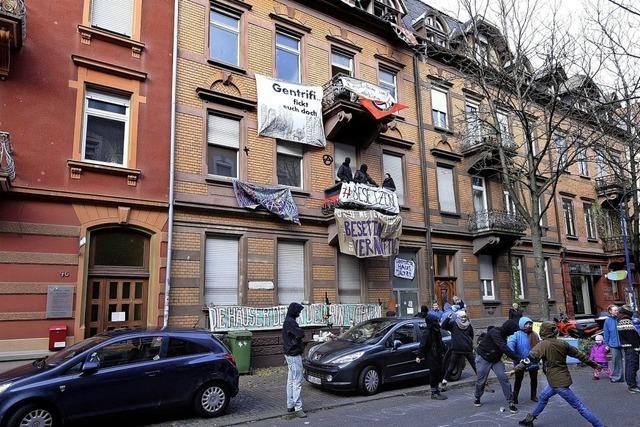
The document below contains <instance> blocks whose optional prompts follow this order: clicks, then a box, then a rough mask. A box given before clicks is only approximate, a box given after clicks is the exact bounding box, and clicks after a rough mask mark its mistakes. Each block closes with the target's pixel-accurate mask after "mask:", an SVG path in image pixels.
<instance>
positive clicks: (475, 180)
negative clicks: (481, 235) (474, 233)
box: [471, 176, 489, 229]
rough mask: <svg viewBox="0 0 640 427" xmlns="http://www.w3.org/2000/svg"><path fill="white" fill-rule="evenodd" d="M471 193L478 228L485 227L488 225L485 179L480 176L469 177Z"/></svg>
mask: <svg viewBox="0 0 640 427" xmlns="http://www.w3.org/2000/svg"><path fill="white" fill-rule="evenodd" d="M471 185H472V194H473V210H474V211H475V213H476V219H477V224H478V228H479V229H482V228H487V227H488V226H489V216H488V212H489V209H488V205H487V188H486V185H485V179H484V178H483V177H481V176H473V177H471Z"/></svg>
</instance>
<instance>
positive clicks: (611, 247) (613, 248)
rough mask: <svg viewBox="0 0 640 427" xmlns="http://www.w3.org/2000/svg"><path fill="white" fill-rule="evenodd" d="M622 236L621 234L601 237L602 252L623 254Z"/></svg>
mask: <svg viewBox="0 0 640 427" xmlns="http://www.w3.org/2000/svg"><path fill="white" fill-rule="evenodd" d="M623 239H624V237H623V236H608V237H602V238H601V240H602V249H603V250H604V253H606V254H608V255H623V254H624V240H623Z"/></svg>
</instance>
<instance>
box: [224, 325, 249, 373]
mask: <svg viewBox="0 0 640 427" xmlns="http://www.w3.org/2000/svg"><path fill="white" fill-rule="evenodd" d="M252 336H253V334H252V333H251V331H229V333H228V334H227V343H228V344H229V349H230V350H231V353H232V354H233V357H234V358H235V359H236V366H237V368H238V373H240V374H248V373H249V372H250V371H251V337H252Z"/></svg>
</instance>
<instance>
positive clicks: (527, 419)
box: [518, 414, 535, 427]
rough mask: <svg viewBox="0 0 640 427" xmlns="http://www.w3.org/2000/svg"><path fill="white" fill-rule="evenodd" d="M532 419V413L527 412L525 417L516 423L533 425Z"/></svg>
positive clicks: (527, 426) (526, 425) (526, 426)
mask: <svg viewBox="0 0 640 427" xmlns="http://www.w3.org/2000/svg"><path fill="white" fill-rule="evenodd" d="M533 420H535V418H534V417H533V415H531V414H527V417H526V418H525V419H524V420H521V421H519V422H518V425H520V426H525V427H533Z"/></svg>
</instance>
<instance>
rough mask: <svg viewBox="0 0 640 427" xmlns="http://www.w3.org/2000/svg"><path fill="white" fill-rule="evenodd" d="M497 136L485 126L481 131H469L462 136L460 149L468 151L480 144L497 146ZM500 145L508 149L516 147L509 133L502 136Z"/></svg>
mask: <svg viewBox="0 0 640 427" xmlns="http://www.w3.org/2000/svg"><path fill="white" fill-rule="evenodd" d="M497 144H498V137H497V135H496V133H495V131H494V130H493V129H490V128H486V129H483V130H482V131H477V132H470V133H467V134H466V135H464V136H463V137H462V144H461V147H460V148H461V151H462V152H465V151H470V150H473V149H476V148H480V147H481V146H490V147H495V148H497ZM502 146H503V147H504V148H505V149H507V150H508V151H513V150H515V148H516V145H515V141H514V140H513V137H512V136H511V135H503V136H502Z"/></svg>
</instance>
